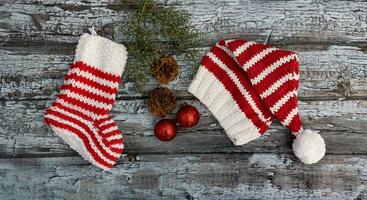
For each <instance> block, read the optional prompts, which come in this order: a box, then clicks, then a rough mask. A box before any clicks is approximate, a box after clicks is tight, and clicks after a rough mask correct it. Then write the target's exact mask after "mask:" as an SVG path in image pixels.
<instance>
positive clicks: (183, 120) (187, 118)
mask: <svg viewBox="0 0 367 200" xmlns="http://www.w3.org/2000/svg"><path fill="white" fill-rule="evenodd" d="M199 120H200V113H199V111H198V109H196V108H195V107H194V106H190V105H184V106H182V107H181V108H180V110H179V111H178V112H177V119H176V121H177V123H178V124H179V125H180V126H181V127H185V128H189V127H193V126H195V125H196V124H198V123H199Z"/></svg>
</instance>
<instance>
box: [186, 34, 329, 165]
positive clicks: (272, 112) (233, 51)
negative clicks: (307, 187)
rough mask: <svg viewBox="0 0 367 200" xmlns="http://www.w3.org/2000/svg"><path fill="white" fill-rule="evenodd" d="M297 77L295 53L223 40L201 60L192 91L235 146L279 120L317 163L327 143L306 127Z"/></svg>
mask: <svg viewBox="0 0 367 200" xmlns="http://www.w3.org/2000/svg"><path fill="white" fill-rule="evenodd" d="M298 81H299V63H298V57H297V55H296V54H295V53H294V52H291V51H286V50H282V49H278V48H274V47H270V46H267V45H264V44H259V43H255V42H250V41H246V40H242V39H238V40H226V41H225V40H222V41H220V42H218V43H217V44H216V45H215V46H214V47H213V48H212V49H211V50H210V52H208V53H207V54H206V55H205V56H204V58H203V59H202V62H201V66H200V67H199V70H198V72H197V74H196V76H195V78H194V80H193V81H192V83H191V85H190V87H189V92H191V93H192V94H193V95H195V96H196V97H197V98H198V99H199V100H200V101H201V102H202V103H204V104H205V105H206V106H207V107H208V109H209V110H210V111H211V112H212V113H213V115H214V117H215V118H216V119H217V120H218V122H219V123H220V124H221V125H222V127H223V128H224V130H225V131H226V133H227V135H228V136H229V138H230V139H231V140H232V141H233V143H234V144H236V145H242V144H245V143H248V142H250V141H252V140H254V139H256V138H258V137H260V136H261V135H263V134H264V133H265V132H266V131H267V130H268V128H269V125H270V124H271V122H272V119H273V118H277V119H278V120H279V121H280V122H281V123H282V124H283V125H284V126H285V127H287V128H288V129H289V130H290V131H291V132H292V134H293V135H295V136H296V139H295V140H294V142H293V150H294V153H295V154H296V156H297V157H298V158H300V159H301V160H302V161H303V162H304V163H308V164H309V163H315V162H317V161H319V160H320V159H321V158H322V157H323V156H324V154H325V143H324V140H323V139H322V138H321V136H320V135H319V134H317V133H316V132H314V131H311V130H303V128H302V122H301V118H300V115H299V113H298V105H297V89H298Z"/></svg>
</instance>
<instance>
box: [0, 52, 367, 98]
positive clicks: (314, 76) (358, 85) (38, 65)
mask: <svg viewBox="0 0 367 200" xmlns="http://www.w3.org/2000/svg"><path fill="white" fill-rule="evenodd" d="M70 48H75V47H74V46H72V47H70ZM70 48H66V49H65V47H63V48H60V47H58V48H56V49H52V50H50V49H49V48H45V49H39V48H37V49H30V48H7V49H5V50H0V53H1V54H0V59H1V60H2V62H3V67H2V70H1V72H0V85H1V90H0V99H5V100H6V99H45V98H47V99H48V98H51V99H52V98H55V95H56V94H57V93H58V87H59V86H60V84H61V83H62V82H63V75H64V74H65V73H66V71H67V69H68V66H69V64H70V63H71V62H72V60H73V56H72V54H73V50H71V49H70ZM282 48H286V49H289V50H294V51H297V52H298V54H299V55H300V59H301V61H300V62H301V85H300V89H299V95H300V98H301V99H318V100H322V99H340V98H350V99H365V97H366V93H367V89H366V88H367V54H365V53H364V52H363V49H361V48H359V47H350V46H330V47H328V48H326V49H324V48H323V47H322V46H308V45H306V46H295V45H291V46H283V47H282ZM27 50H30V52H27ZM56 50H57V51H59V50H60V52H55V51H56ZM203 50H208V47H206V48H203ZM50 51H51V52H50ZM64 52H66V53H67V55H65V53H64ZM181 63H182V62H181ZM127 67H129V66H127ZM190 71H192V67H189V66H185V65H183V64H182V65H181V71H180V75H179V78H178V79H177V80H176V81H174V82H172V83H171V84H170V88H171V89H172V90H173V91H175V92H176V93H177V94H178V95H179V96H181V97H183V98H191V95H189V94H188V92H187V87H188V86H189V84H190V82H191V79H192V76H190ZM132 86H133V84H132V83H131V82H129V80H125V81H124V84H121V86H120V91H119V94H118V98H119V99H121V98H129V99H131V98H135V97H139V96H142V95H145V93H147V92H148V91H150V90H151V89H152V88H154V87H155V86H157V84H156V83H155V81H154V80H151V81H149V83H148V84H147V86H146V87H145V90H144V91H143V93H142V94H138V93H136V92H134V91H133V90H132Z"/></svg>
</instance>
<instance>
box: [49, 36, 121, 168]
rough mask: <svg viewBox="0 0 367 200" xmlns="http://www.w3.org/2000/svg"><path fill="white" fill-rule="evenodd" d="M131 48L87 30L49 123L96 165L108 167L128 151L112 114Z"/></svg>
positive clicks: (53, 104)
mask: <svg viewBox="0 0 367 200" xmlns="http://www.w3.org/2000/svg"><path fill="white" fill-rule="evenodd" d="M126 59H127V52H126V49H125V47H124V46H123V45H120V44H117V43H114V42H112V41H111V40H108V39H106V38H103V37H100V36H96V35H90V34H83V35H82V36H81V38H80V40H79V43H78V46H77V49H76V56H75V60H74V62H73V63H72V64H71V66H70V69H69V71H68V73H67V74H66V75H65V81H64V84H63V85H62V86H61V87H60V94H59V95H58V97H57V100H56V101H55V102H54V103H52V105H51V107H50V108H49V109H47V110H46V114H45V122H46V123H47V124H48V125H50V126H51V127H52V129H53V131H54V132H55V133H56V134H57V135H58V136H60V137H61V138H63V139H64V141H65V142H66V143H67V144H68V145H69V146H70V147H71V148H73V149H74V150H76V151H77V152H78V153H79V154H80V155H81V156H82V157H83V158H84V159H86V160H88V161H89V162H90V163H92V164H93V165H95V166H97V167H99V168H102V169H104V170H109V169H111V168H112V166H113V165H114V164H115V163H116V162H117V160H118V158H119V157H120V155H121V154H122V153H123V150H124V142H123V139H122V135H121V131H120V130H119V129H118V127H117V125H116V123H115V121H114V120H113V119H112V118H111V117H110V111H111V109H112V106H113V104H114V102H115V97H116V93H117V89H118V85H119V82H120V79H121V73H122V72H123V70H124V67H125V64H126Z"/></svg>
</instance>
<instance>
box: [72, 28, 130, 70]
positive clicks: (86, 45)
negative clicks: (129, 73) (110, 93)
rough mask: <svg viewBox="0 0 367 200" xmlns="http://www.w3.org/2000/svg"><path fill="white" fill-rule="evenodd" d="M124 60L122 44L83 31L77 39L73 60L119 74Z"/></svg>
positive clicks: (125, 52) (125, 54)
mask: <svg viewBox="0 0 367 200" xmlns="http://www.w3.org/2000/svg"><path fill="white" fill-rule="evenodd" d="M126 60H127V51H126V48H125V46H124V45H122V44H118V43H115V42H113V41H111V40H109V39H107V38H104V37H101V36H98V35H91V34H88V33H84V34H83V35H82V36H81V37H80V39H79V43H78V46H77V48H76V52H75V59H74V62H76V61H82V62H84V63H85V64H88V65H90V66H92V67H95V68H99V69H100V70H102V71H105V72H108V73H111V74H114V75H118V76H121V73H122V72H123V71H124V68H125V65H126Z"/></svg>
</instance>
